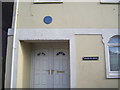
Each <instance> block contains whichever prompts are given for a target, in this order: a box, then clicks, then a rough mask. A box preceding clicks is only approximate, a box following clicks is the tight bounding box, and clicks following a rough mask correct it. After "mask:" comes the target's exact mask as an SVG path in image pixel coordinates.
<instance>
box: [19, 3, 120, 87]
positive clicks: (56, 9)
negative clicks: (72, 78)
mask: <svg viewBox="0 0 120 90" xmlns="http://www.w3.org/2000/svg"><path fill="white" fill-rule="evenodd" d="M48 15H49V16H52V18H53V22H52V23H51V24H45V23H44V22H43V18H44V17H45V16H48ZM17 28H20V29H22V28H24V29H25V28H27V29H32V28H97V29H98V28H118V4H100V2H96V3H95V2H94V3H83V2H81V3H78V2H77V3H72V2H69V3H68V2H64V3H62V4H33V2H31V3H30V2H29V3H28V2H27V3H19V10H18V22H17ZM108 32H109V31H108ZM75 44H76V46H75V48H76V60H77V81H76V82H77V88H87V87H88V88H105V87H106V88H117V87H118V80H117V79H106V77H105V76H106V75H105V73H106V72H105V70H106V68H105V54H104V45H103V43H102V37H101V36H100V35H76V36H75ZM30 51H31V49H30V44H27V43H23V42H21V44H20V46H19V52H18V54H19V57H18V58H19V59H18V71H19V72H18V78H17V87H18V88H20V87H23V88H25V87H29V85H30V84H29V83H30V79H29V78H30V76H29V75H30V70H29V69H30V68H29V67H30ZM92 55H97V56H99V57H100V60H98V61H89V62H87V61H82V59H81V58H82V57H84V56H92ZM26 64H27V65H28V66H26ZM24 69H26V70H24ZM26 71H27V73H26Z"/></svg>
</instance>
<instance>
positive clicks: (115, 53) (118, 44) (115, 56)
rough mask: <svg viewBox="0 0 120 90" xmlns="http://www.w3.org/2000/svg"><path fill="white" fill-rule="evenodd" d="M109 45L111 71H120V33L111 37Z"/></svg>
mask: <svg viewBox="0 0 120 90" xmlns="http://www.w3.org/2000/svg"><path fill="white" fill-rule="evenodd" d="M108 46H109V61H110V71H120V35H115V36H113V37H112V38H110V40H109V42H108Z"/></svg>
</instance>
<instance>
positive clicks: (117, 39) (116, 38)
mask: <svg viewBox="0 0 120 90" xmlns="http://www.w3.org/2000/svg"><path fill="white" fill-rule="evenodd" d="M108 43H120V35H116V36H114V37H112V38H111V39H110V41H109V42H108Z"/></svg>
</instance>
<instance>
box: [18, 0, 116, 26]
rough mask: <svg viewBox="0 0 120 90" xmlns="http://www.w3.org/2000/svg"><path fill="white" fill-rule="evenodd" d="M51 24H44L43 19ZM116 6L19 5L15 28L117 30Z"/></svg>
mask: <svg viewBox="0 0 120 90" xmlns="http://www.w3.org/2000/svg"><path fill="white" fill-rule="evenodd" d="M48 15H49V16H51V17H52V18H53V22H52V23H51V24H45V23H44V22H43V18H44V17H45V16H48ZM117 27H118V4H100V2H99V0H98V1H97V2H63V3H61V4H33V2H24V3H19V10H18V23H17V28H117Z"/></svg>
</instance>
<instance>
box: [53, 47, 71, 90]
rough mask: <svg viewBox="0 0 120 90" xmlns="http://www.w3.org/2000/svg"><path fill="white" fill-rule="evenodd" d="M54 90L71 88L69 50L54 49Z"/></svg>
mask: <svg viewBox="0 0 120 90" xmlns="http://www.w3.org/2000/svg"><path fill="white" fill-rule="evenodd" d="M54 70H55V72H54V88H69V87H70V83H69V79H70V77H69V58H68V50H67V49H54Z"/></svg>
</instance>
